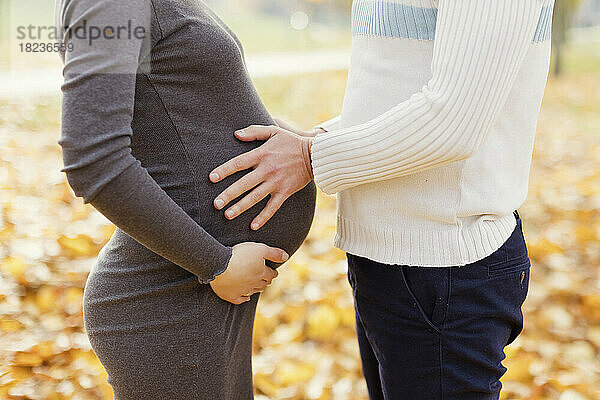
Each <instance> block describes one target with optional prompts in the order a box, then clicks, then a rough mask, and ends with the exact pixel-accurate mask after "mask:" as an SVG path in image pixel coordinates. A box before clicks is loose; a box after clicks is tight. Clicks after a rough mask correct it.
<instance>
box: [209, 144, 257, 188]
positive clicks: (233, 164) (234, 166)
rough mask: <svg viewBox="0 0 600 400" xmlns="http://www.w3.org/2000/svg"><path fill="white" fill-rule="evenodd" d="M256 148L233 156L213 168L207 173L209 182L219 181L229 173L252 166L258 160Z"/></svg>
mask: <svg viewBox="0 0 600 400" xmlns="http://www.w3.org/2000/svg"><path fill="white" fill-rule="evenodd" d="M257 150H258V149H254V150H251V151H249V152H247V153H244V154H240V155H239V156H237V157H234V158H232V159H231V160H229V161H227V162H226V163H224V164H221V165H220V166H218V167H217V168H215V169H213V170H212V172H211V173H210V175H209V178H210V180H211V182H213V183H216V182H219V181H221V180H223V179H225V178H227V177H228V176H229V175H232V174H235V173H236V172H239V171H244V170H246V169H249V168H252V167H254V166H255V165H256V164H258V161H259V159H258V153H257Z"/></svg>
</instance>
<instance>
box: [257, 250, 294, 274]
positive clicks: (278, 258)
mask: <svg viewBox="0 0 600 400" xmlns="http://www.w3.org/2000/svg"><path fill="white" fill-rule="evenodd" d="M262 257H263V258H264V259H265V260H269V261H273V262H276V263H282V262H285V261H287V260H288V258H290V256H289V255H288V253H286V252H285V250H283V249H279V248H277V247H271V246H267V245H266V244H265V245H263V254H262ZM265 269H266V270H271V271H274V270H273V269H272V268H269V267H266V268H265ZM275 272H276V271H275ZM275 276H277V275H275Z"/></svg>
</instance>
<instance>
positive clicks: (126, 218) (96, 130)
mask: <svg viewBox="0 0 600 400" xmlns="http://www.w3.org/2000/svg"><path fill="white" fill-rule="evenodd" d="M56 18H57V25H58V26H60V27H62V29H63V35H62V39H61V44H62V45H63V50H64V52H63V53H62V54H61V56H62V59H63V61H64V64H65V68H64V77H65V82H64V85H63V94H64V99H63V128H62V129H63V133H62V138H61V141H60V144H61V146H62V149H63V157H64V162H65V169H64V170H65V171H66V173H67V177H68V180H69V183H70V184H71V186H72V187H73V189H74V191H75V193H76V194H77V195H78V196H81V197H83V198H84V200H85V201H86V202H88V203H91V204H92V205H94V207H96V208H97V209H98V210H99V211H100V212H101V213H103V214H104V215H105V216H106V217H107V218H109V219H110V220H111V221H113V222H114V223H115V224H116V225H117V230H116V231H115V234H114V235H113V237H112V238H111V239H110V241H109V242H108V244H107V245H106V246H105V247H104V248H103V250H102V251H101V253H100V256H99V258H98V261H97V263H96V265H95V266H94V268H93V269H92V271H91V274H90V276H89V278H88V281H87V284H86V288H85V296H84V320H85V327H86V330H87V334H88V336H89V339H90V342H91V344H92V347H93V349H94V351H95V352H96V354H97V355H98V357H99V359H100V361H101V362H102V364H103V365H104V367H105V368H106V370H107V372H108V381H109V383H110V384H111V385H112V387H113V390H114V395H115V398H116V399H117V400H134V399H135V400H140V399H147V400H151V399H170V400H178V399H198V400H200V399H216V400H218V399H227V400H233V399H251V398H252V397H253V393H252V392H253V391H252V371H251V341H252V325H253V321H254V313H255V308H256V303H257V300H258V296H259V295H258V294H254V295H253V293H256V292H259V291H260V290H262V288H264V286H265V285H266V284H268V283H269V282H270V280H271V279H273V277H274V276H275V275H276V272H275V271H274V270H273V269H271V268H269V267H268V266H265V260H266V259H268V260H270V261H273V262H274V263H273V264H269V265H270V266H272V267H276V266H278V265H280V264H281V263H282V262H284V261H285V260H286V259H287V254H292V253H293V252H294V251H295V250H296V249H297V248H298V247H299V246H300V245H301V243H302V242H303V240H304V238H305V237H306V235H307V233H308V230H309V228H310V224H311V222H312V218H313V212H314V206H315V187H314V185H312V184H310V185H308V186H306V187H305V188H304V189H302V190H300V191H299V192H297V193H296V194H295V195H294V196H292V197H291V198H290V199H288V200H287V201H286V202H285V204H284V206H283V207H282V209H281V210H280V211H279V212H278V213H277V215H276V217H275V218H273V219H271V220H270V221H269V223H268V224H267V225H265V227H264V228H262V229H261V230H258V231H253V230H251V229H250V221H251V217H252V215H253V214H254V215H256V214H258V213H259V212H260V210H262V209H263V208H264V207H265V205H266V202H267V199H264V200H263V201H261V202H260V203H259V204H258V205H257V206H256V207H254V209H253V210H251V212H249V213H246V214H245V215H248V217H246V218H244V217H241V218H236V219H235V220H231V221H228V220H227V219H226V218H225V216H224V215H223V214H222V213H221V212H219V211H217V210H216V209H215V208H214V207H213V204H212V201H213V199H214V198H215V197H216V196H217V195H218V194H219V193H220V192H222V191H223V190H224V189H225V188H226V187H227V186H228V185H230V184H231V183H232V182H234V181H235V180H236V179H238V178H239V177H240V176H242V175H243V174H240V175H238V176H234V177H231V179H229V180H225V181H223V182H222V184H219V185H214V184H211V183H210V181H209V179H208V177H209V173H210V171H211V170H212V169H214V168H215V167H216V166H218V165H219V164H221V163H223V162H224V161H225V160H228V159H230V158H232V157H234V156H236V155H238V154H241V153H244V152H246V151H248V150H251V149H253V148H255V147H257V146H258V145H259V144H260V143H243V142H240V141H237V140H236V139H234V138H233V136H232V132H234V131H235V130H237V129H241V128H244V127H246V126H248V125H252V124H263V125H264V124H267V125H269V124H273V120H272V119H271V117H270V116H269V114H268V112H267V110H266V109H265V107H264V106H263V104H262V102H261V101H260V99H259V97H258V95H257V93H256V91H255V89H254V87H253V85H252V83H251V80H250V78H249V77H248V74H247V71H246V68H245V64H244V58H243V53H242V48H241V44H240V43H239V41H238V40H237V38H236V37H235V35H234V34H233V33H232V32H231V31H230V30H229V29H228V28H227V26H225V24H224V23H223V22H222V21H221V20H220V19H219V18H218V17H217V16H216V15H215V14H214V13H213V12H211V11H210V10H209V9H208V8H207V7H206V5H204V4H203V3H202V2H200V1H198V0H128V1H120V0H59V1H58V2H57V7H56ZM271 246H272V247H271ZM281 249H282V250H285V252H287V254H285V253H284V252H283V251H282V250H281ZM223 299H226V300H229V302H228V301H224V300H223ZM233 303H238V304H237V305H236V304H233Z"/></svg>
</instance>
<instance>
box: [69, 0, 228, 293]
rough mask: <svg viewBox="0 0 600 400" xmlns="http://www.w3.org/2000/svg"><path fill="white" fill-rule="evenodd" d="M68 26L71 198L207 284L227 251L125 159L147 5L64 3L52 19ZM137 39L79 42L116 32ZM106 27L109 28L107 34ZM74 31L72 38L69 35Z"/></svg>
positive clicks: (134, 0)
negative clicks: (135, 34) (96, 34)
mask: <svg viewBox="0 0 600 400" xmlns="http://www.w3.org/2000/svg"><path fill="white" fill-rule="evenodd" d="M58 12H59V13H60V14H59V22H60V24H61V25H62V26H68V27H69V29H68V30H67V31H66V33H65V37H64V39H63V40H64V42H65V43H72V44H73V51H71V52H67V53H66V54H65V68H64V78H65V82H64V85H63V87H62V90H63V94H64V97H63V116H62V138H61V140H60V145H61V146H62V150H63V158H64V164H65V168H64V171H65V172H66V173H67V178H68V181H69V183H70V184H71V186H72V188H73V190H74V191H75V193H76V194H77V195H78V196H81V197H83V199H84V201H85V202H86V203H91V204H92V205H93V206H94V207H95V208H97V209H98V210H99V211H100V212H101V213H102V214H104V215H105V216H106V217H107V218H108V219H110V220H111V221H112V222H113V223H115V225H117V226H118V227H119V228H120V229H122V230H123V231H125V232H126V233H127V234H129V235H130V236H132V237H133V238H134V239H136V240H137V241H139V242H140V243H142V244H143V245H144V246H146V247H147V248H149V249H150V250H152V251H154V252H155V253H157V254H159V255H161V256H163V257H165V258H167V259H168V260H170V261H172V262H173V263H175V264H177V265H179V266H181V267H182V268H185V269H186V270H188V271H190V272H192V273H193V274H195V275H196V276H197V277H198V279H199V280H200V281H201V282H203V283H206V282H209V281H211V280H212V279H213V278H214V277H215V276H216V275H219V274H221V273H222V272H223V271H225V269H226V268H227V266H228V262H229V260H230V257H231V254H232V249H231V248H229V247H226V246H224V245H222V244H221V243H219V242H218V241H217V240H216V239H214V238H213V237H212V236H211V235H209V234H208V233H207V232H206V231H205V230H204V229H202V227H200V226H199V225H198V224H197V223H196V222H195V221H194V220H193V219H192V218H191V217H190V216H189V215H187V214H186V213H185V211H184V210H183V209H182V208H181V207H179V206H178V205H177V204H176V203H175V202H174V201H173V200H172V199H171V198H170V197H169V196H168V195H167V194H166V192H165V191H164V190H163V189H162V188H160V187H159V185H158V184H157V183H156V182H155V181H154V180H153V179H152V177H151V176H150V175H149V174H148V172H147V171H146V170H145V169H144V168H143V167H142V166H141V164H140V162H139V161H138V160H137V159H136V158H134V157H133V155H132V154H131V148H130V144H131V136H132V129H131V122H132V116H133V105H134V95H135V81H136V72H137V71H138V66H139V65H140V63H141V62H142V61H144V60H147V59H149V52H150V48H151V41H152V38H151V21H152V18H151V17H152V4H151V2H150V0H128V1H120V0H72V1H69V0H66V1H64V2H63V4H62V7H61V8H60V9H59V11H58ZM128 25H130V26H132V27H133V28H134V29H138V33H139V32H141V30H142V29H143V30H144V32H145V36H144V38H142V39H140V38H139V36H140V35H138V37H129V36H128V34H127V33H126V31H122V32H121V34H122V35H125V36H124V37H121V39H116V38H112V39H108V38H105V37H101V38H99V39H96V40H93V41H90V35H89V34H88V35H87V38H86V39H83V38H81V36H82V34H81V33H82V32H83V30H84V27H85V29H87V30H88V32H91V31H92V30H94V31H96V28H99V29H100V30H104V29H105V28H106V29H112V31H111V32H112V33H113V34H114V33H116V29H118V28H117V27H118V26H125V27H126V26H128ZM111 27H112V28H111ZM78 28H79V35H78V34H77V31H76V29H78Z"/></svg>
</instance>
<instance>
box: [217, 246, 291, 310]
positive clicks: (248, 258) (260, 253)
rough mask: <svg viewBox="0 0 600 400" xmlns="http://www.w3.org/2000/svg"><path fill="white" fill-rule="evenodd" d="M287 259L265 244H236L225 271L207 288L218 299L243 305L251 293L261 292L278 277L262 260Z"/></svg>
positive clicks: (281, 253) (278, 250) (276, 261)
mask: <svg viewBox="0 0 600 400" xmlns="http://www.w3.org/2000/svg"><path fill="white" fill-rule="evenodd" d="M288 258H289V256H288V255H287V253H286V252H285V251H283V250H281V249H278V248H275V247H269V246H267V245H266V244H262V243H253V242H245V243H240V244H237V245H235V246H233V253H232V255H231V259H230V260H229V265H228V266H227V269H226V270H225V272H223V273H222V274H220V275H218V276H217V277H216V278H215V279H214V280H212V281H211V282H210V286H211V287H212V290H213V291H214V292H215V294H216V295H217V296H219V297H220V298H221V299H223V300H225V301H228V302H230V303H233V304H241V303H244V302H246V301H249V300H250V296H252V295H253V294H254V293H258V292H262V291H263V290H264V289H265V287H267V286H268V285H270V284H271V281H272V280H273V279H275V278H276V277H277V275H278V273H277V271H275V270H274V269H272V268H270V267H268V266H267V265H266V264H265V260H270V261H273V262H275V263H283V262H285V261H287V259H288Z"/></svg>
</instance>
